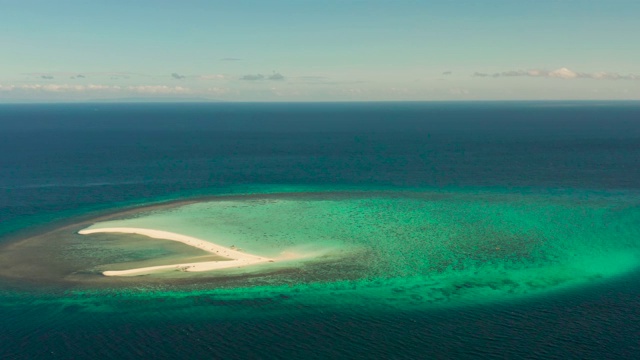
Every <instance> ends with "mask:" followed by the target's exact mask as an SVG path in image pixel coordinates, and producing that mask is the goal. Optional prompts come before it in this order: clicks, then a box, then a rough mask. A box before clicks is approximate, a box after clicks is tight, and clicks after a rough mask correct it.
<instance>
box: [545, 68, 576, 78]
mask: <svg viewBox="0 0 640 360" xmlns="http://www.w3.org/2000/svg"><path fill="white" fill-rule="evenodd" d="M547 76H548V77H552V78H560V79H574V78H577V77H578V74H577V73H575V72H573V71H571V70H569V69H567V68H565V67H563V68H560V69H556V70H553V71H549V72H548V73H547Z"/></svg>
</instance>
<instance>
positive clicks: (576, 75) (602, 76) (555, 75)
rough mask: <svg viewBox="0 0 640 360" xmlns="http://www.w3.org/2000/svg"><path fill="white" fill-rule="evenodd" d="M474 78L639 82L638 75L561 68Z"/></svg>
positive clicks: (484, 74) (477, 75)
mask: <svg viewBox="0 0 640 360" xmlns="http://www.w3.org/2000/svg"><path fill="white" fill-rule="evenodd" d="M473 76H475V77H493V78H499V77H515V76H527V77H541V78H552V79H566V80H570V79H596V80H640V75H635V74H627V75H621V74H619V73H615V72H604V71H601V72H594V73H583V72H575V71H573V70H570V69H568V68H566V67H562V68H559V69H555V70H551V71H549V70H541V69H531V70H511V71H503V72H499V73H492V74H491V73H481V72H476V73H474V74H473Z"/></svg>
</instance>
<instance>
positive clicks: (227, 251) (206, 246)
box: [78, 227, 275, 276]
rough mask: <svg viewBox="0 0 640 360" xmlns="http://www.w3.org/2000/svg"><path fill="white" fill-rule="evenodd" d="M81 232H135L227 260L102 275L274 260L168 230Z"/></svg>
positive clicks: (208, 268) (110, 273)
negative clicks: (177, 243)
mask: <svg viewBox="0 0 640 360" xmlns="http://www.w3.org/2000/svg"><path fill="white" fill-rule="evenodd" d="M78 233H79V234H81V235H89V234H96V233H124V234H138V235H144V236H148V237H150V238H154V239H163V240H171V241H177V242H180V243H183V244H185V245H189V246H192V247H195V248H198V249H201V250H204V251H206V252H209V253H212V254H215V255H219V256H222V257H225V258H228V259H229V260H221V261H207V262H199V263H185V264H172V265H161V266H150V267H142V268H135V269H129V270H116V271H104V272H103V273H102V274H103V275H105V276H139V275H148V274H152V273H157V272H163V271H176V270H177V271H186V272H200V271H212V270H220V269H229V268H241V267H246V266H250V265H256V264H260V263H267V262H274V261H275V260H274V259H271V258H266V257H262V256H257V255H253V254H247V253H245V252H242V251H238V250H234V249H231V248H227V247H224V246H221V245H217V244H214V243H212V242H209V241H205V240H201V239H198V238H194V237H191V236H187V235H182V234H177V233H172V232H169V231H161V230H153V229H142V228H129V227H112V228H98V229H83V230H80V231H78Z"/></svg>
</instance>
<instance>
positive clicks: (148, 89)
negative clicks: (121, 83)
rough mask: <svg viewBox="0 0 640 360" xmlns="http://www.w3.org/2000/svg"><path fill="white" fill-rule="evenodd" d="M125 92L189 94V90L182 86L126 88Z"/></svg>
mask: <svg viewBox="0 0 640 360" xmlns="http://www.w3.org/2000/svg"><path fill="white" fill-rule="evenodd" d="M126 89H127V90H130V91H133V92H137V93H142V94H189V93H191V90H190V89H189V88H185V87H182V86H167V85H138V86H128V87H127V88H126Z"/></svg>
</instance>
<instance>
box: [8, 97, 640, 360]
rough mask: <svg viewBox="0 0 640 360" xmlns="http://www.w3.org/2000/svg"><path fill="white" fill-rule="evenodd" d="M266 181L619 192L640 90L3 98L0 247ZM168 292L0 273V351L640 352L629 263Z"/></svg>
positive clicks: (635, 168) (623, 191)
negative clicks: (80, 100)
mask: <svg viewBox="0 0 640 360" xmlns="http://www.w3.org/2000/svg"><path fill="white" fill-rule="evenodd" d="M272 186H277V187H280V188H282V187H286V186H303V187H305V186H308V187H319V188H330V189H331V188H349V189H358V190H366V189H368V188H376V189H379V188H385V189H389V188H391V189H416V188H428V189H436V190H447V191H458V190H463V191H466V192H474V191H493V190H495V191H503V192H515V193H518V194H529V193H536V194H538V193H544V194H550V193H551V194H555V193H557V194H563V195H565V196H569V195H571V194H614V195H615V196H617V197H619V198H621V199H623V200H621V201H622V202H624V199H625V197H630V198H634V199H637V195H638V194H639V193H640V103H638V102H477V103H476V102H445V103H292V104H284V103H206V104H205V103H179V104H178V103H176V104H164V103H162V104H155V103H152V104H104V103H95V104H16V105H7V104H5V105H0V245H3V244H4V245H6V244H10V243H12V242H15V241H19V240H20V239H22V238H25V237H28V236H31V235H33V234H38V233H39V232H42V231H46V230H48V229H52V228H56V227H57V226H62V225H63V224H66V223H69V222H70V221H72V219H74V218H78V217H82V216H87V215H88V214H91V215H100V214H103V213H106V212H109V211H113V210H117V209H125V208H128V207H132V206H136V205H141V204H147V203H149V202H162V201H165V200H167V201H168V200H175V199H180V198H189V197H197V196H201V195H212V194H214V195H215V194H218V193H219V194H223V193H239V192H240V193H241V192H254V191H255V190H252V189H259V188H261V187H262V188H265V189H267V188H269V187H272ZM567 194H568V195H567ZM580 196H582V195H580ZM607 196H609V195H607ZM611 196H613V195H611ZM630 226H634V225H633V224H632V225H630ZM635 226H636V229H637V228H638V227H640V224H635ZM40 256H43V257H46V256H47V254H41V255H40ZM0 266H1V264H0ZM83 291H85V290H83ZM96 291H97V290H96ZM177 293H178V295H176V296H175V297H171V296H169V295H167V293H163V295H162V296H155V295H154V294H149V295H146V294H145V292H144V290H136V289H124V290H118V291H115V290H114V291H112V292H104V294H103V293H100V292H99V291H98V294H103V295H95V294H96V293H95V292H92V291H90V289H89V290H86V294H85V295H82V294H83V293H82V292H79V291H78V290H77V289H73V288H64V287H63V288H60V287H59V286H55V284H38V285H37V286H35V288H34V286H32V285H29V286H26V285H25V286H24V287H23V286H21V284H16V283H15V282H14V281H9V280H4V279H2V278H1V277H0V359H89V358H90V359H101V358H105V359H106V358H108V359H138V358H158V359H165V358H167V359H181V358H191V359H202V358H211V359H218V358H220V359H222V358H225V359H231V358H238V359H298V358H318V359H324V358H333V359H342V358H344V359H353V358H366V359H369V358H385V359H386V358H391V359H396V358H397V359H467V358H482V359H484V358H501V359H504V358H530V359H561V358H562V359H568V358H576V359H606V358H611V359H636V358H640V271H637V270H636V271H632V272H629V273H625V274H623V275H620V276H616V277H612V278H609V279H606V281H594V282H593V283H592V284H590V285H588V286H581V287H576V288H572V289H569V290H564V291H556V292H550V293H549V294H543V295H538V296H532V297H527V298H518V299H514V300H512V301H500V302H496V303H491V304H476V305H474V304H468V305H465V306H443V307H425V308H406V309H403V308H402V307H398V308H393V309H388V310H385V309H384V308H380V307H367V306H362V307H361V308H360V307H358V308H341V307H340V306H331V304H326V306H320V305H313V306H312V305H309V304H305V303H304V302H295V299H293V300H290V299H289V298H290V295H284V294H283V295H281V296H273V295H264V296H263V295H261V296H258V295H256V296H255V297H254V298H246V297H244V298H243V299H232V298H225V299H216V298H212V297H208V296H195V295H194V296H186V295H180V294H179V293H180V292H179V291H177ZM336 296H340V294H337V295H336ZM287 306H291V309H290V310H291V311H288V309H287Z"/></svg>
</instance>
